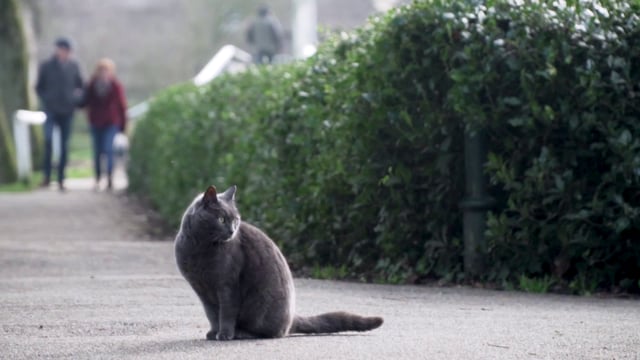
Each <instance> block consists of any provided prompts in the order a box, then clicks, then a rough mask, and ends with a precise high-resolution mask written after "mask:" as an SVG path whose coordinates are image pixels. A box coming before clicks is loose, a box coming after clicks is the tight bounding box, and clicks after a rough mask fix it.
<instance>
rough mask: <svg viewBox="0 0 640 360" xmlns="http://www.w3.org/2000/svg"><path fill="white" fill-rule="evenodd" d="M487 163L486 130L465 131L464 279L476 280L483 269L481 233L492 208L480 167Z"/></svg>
mask: <svg viewBox="0 0 640 360" xmlns="http://www.w3.org/2000/svg"><path fill="white" fill-rule="evenodd" d="M486 161H487V133H486V130H484V129H480V130H476V131H473V132H472V131H469V130H468V131H467V132H466V133H465V143H464V163H465V188H466V191H465V198H464V200H463V201H462V202H461V203H460V208H461V209H462V211H463V231H464V233H463V238H464V271H465V274H466V276H467V278H468V279H473V278H478V277H479V276H480V275H481V274H482V271H483V268H484V257H485V253H486V249H487V245H486V241H485V237H484V231H485V227H486V218H487V216H486V213H487V210H488V209H489V208H490V207H491V205H492V204H493V199H492V198H491V197H490V196H489V194H488V193H487V179H486V176H485V175H484V164H485V163H486Z"/></svg>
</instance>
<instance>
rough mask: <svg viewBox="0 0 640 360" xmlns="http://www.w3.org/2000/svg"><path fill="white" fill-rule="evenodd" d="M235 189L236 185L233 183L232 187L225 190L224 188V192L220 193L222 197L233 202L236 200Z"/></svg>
mask: <svg viewBox="0 0 640 360" xmlns="http://www.w3.org/2000/svg"><path fill="white" fill-rule="evenodd" d="M236 189H237V187H236V186H235V185H233V186H232V187H230V188H228V189H227V190H225V192H223V193H222V195H221V196H222V198H223V199H225V200H226V201H228V202H233V201H235V200H236Z"/></svg>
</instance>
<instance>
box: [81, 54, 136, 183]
mask: <svg viewBox="0 0 640 360" xmlns="http://www.w3.org/2000/svg"><path fill="white" fill-rule="evenodd" d="M85 96H86V98H85V100H86V103H85V104H86V106H87V113H88V115H89V124H90V126H91V136H92V138H93V156H94V157H93V159H94V166H95V176H96V185H95V188H96V190H97V189H99V186H100V175H101V174H102V166H101V157H102V155H104V156H105V157H106V160H107V169H106V170H107V189H108V190H111V189H112V187H113V179H112V173H113V138H114V137H115V136H116V134H117V133H118V132H119V131H121V132H124V131H125V127H126V123H127V101H126V98H125V95H124V89H123V87H122V84H121V83H120V81H118V79H117V78H116V75H115V64H114V63H113V61H111V60H109V59H102V60H100V61H99V62H98V65H97V66H96V70H95V72H94V73H93V76H92V77H91V80H90V81H89V84H88V85H87V89H86V92H85Z"/></svg>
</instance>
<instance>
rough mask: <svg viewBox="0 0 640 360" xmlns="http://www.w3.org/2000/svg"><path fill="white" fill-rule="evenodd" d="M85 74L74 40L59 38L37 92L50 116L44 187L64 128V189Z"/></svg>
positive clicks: (61, 178)
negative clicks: (74, 50) (74, 55)
mask: <svg viewBox="0 0 640 360" xmlns="http://www.w3.org/2000/svg"><path fill="white" fill-rule="evenodd" d="M82 86H83V81H82V76H81V74H80V67H79V66H78V63H77V62H76V61H75V60H74V59H72V58H71V42H70V41H69V40H68V39H65V38H59V39H58V40H56V42H55V53H54V54H53V56H52V57H51V58H50V59H48V60H46V61H44V62H43V63H42V64H40V68H39V70H38V80H37V83H36V93H37V94H38V97H39V98H40V100H41V105H42V107H43V110H44V112H45V114H46V115H47V119H46V121H45V123H44V141H45V151H44V167H43V171H44V179H43V181H42V184H41V186H43V187H48V186H49V182H50V180H51V157H52V141H53V129H54V127H56V126H57V127H58V128H59V129H60V138H61V139H60V145H61V146H60V147H61V148H60V159H59V161H58V187H59V189H60V191H64V190H65V187H64V176H65V167H66V166H67V156H68V155H67V154H68V144H69V138H70V136H71V124H72V121H73V113H74V111H75V108H76V106H78V105H79V102H80V100H81V98H82Z"/></svg>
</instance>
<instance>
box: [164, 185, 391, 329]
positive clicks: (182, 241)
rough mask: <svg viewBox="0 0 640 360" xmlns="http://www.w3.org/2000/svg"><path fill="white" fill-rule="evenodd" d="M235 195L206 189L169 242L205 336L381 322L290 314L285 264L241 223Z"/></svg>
mask: <svg viewBox="0 0 640 360" xmlns="http://www.w3.org/2000/svg"><path fill="white" fill-rule="evenodd" d="M235 193H236V187H235V186H233V187H231V188H229V189H227V190H226V191H225V192H224V193H222V194H218V193H217V191H216V188H215V187H214V186H210V187H209V188H208V189H207V191H205V192H204V193H203V194H200V195H198V196H197V197H196V198H195V199H194V200H193V202H192V203H191V205H190V206H189V207H188V208H187V210H186V211H185V213H184V215H183V217H182V223H181V224H180V231H179V232H178V235H177V236H176V241H175V250H176V260H177V262H178V268H179V269H180V272H181V273H182V275H183V276H184V277H185V279H186V280H187V281H188V282H189V284H190V285H191V287H192V288H193V290H195V292H196V294H197V295H198V297H199V298H200V301H201V302H202V305H203V306H204V311H205V313H206V315H207V318H208V319H209V322H210V323H211V330H210V331H209V332H208V333H207V339H208V340H232V339H247V338H278V337H283V336H287V335H288V334H293V333H305V334H315V333H333V332H340V331H367V330H372V329H375V328H377V327H379V326H380V325H382V322H383V320H382V318H380V317H362V316H358V315H354V314H349V313H345V312H332V313H326V314H322V315H318V316H311V317H302V316H297V315H295V290H294V287H293V278H292V277H291V272H290V270H289V266H288V265H287V261H286V260H285V258H284V256H283V255H282V253H281V252H280V250H279V249H278V247H277V246H276V244H275V243H274V242H273V241H272V240H271V239H270V238H269V237H268V236H267V235H265V234H264V233H263V232H262V231H261V230H260V229H258V228H256V227H255V226H253V225H250V224H248V223H246V222H242V221H241V220H240V214H239V213H238V210H237V209H236V206H235Z"/></svg>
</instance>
